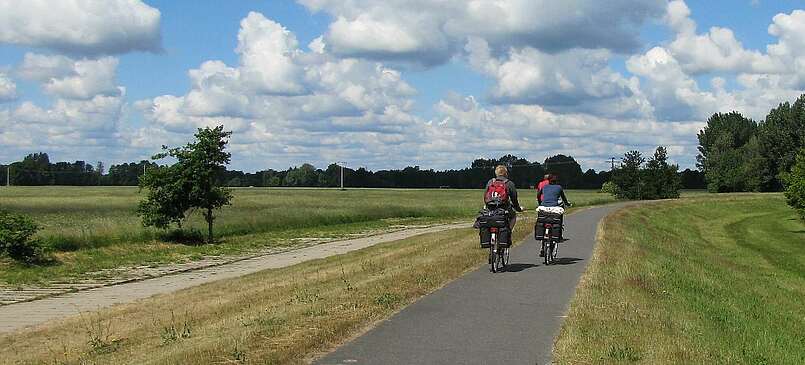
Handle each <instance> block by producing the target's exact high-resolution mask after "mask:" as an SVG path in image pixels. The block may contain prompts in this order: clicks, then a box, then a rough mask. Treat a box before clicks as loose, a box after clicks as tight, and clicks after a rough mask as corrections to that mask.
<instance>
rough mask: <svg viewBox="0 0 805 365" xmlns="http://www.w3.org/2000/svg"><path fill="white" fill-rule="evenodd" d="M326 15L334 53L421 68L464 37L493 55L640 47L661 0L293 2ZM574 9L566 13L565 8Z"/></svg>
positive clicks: (461, 42) (453, 49)
mask: <svg viewBox="0 0 805 365" xmlns="http://www.w3.org/2000/svg"><path fill="white" fill-rule="evenodd" d="M298 2H299V3H301V4H303V5H305V6H306V7H308V8H309V9H311V10H312V11H325V12H327V13H329V14H330V15H332V16H333V18H334V19H335V21H334V22H333V23H331V24H330V27H329V30H328V32H327V34H326V37H325V40H326V43H327V44H328V45H329V46H331V47H332V52H334V53H335V54H339V55H346V56H358V57H367V58H374V59H380V60H391V61H401V60H402V61H408V62H412V63H418V64H423V65H433V64H439V63H443V62H446V61H447V60H448V59H450V57H452V56H453V55H454V54H455V53H456V52H460V50H461V49H462V47H463V45H464V43H465V42H466V40H467V38H468V37H471V36H475V37H480V38H483V39H485V40H486V41H487V42H488V43H489V45H490V46H491V48H492V49H493V50H494V51H495V52H500V51H505V50H506V49H508V48H509V47H512V46H514V47H532V48H535V49H538V50H541V51H549V52H557V51H561V50H567V49H572V48H586V49H599V48H602V49H609V50H613V51H616V52H628V51H631V50H634V49H637V48H638V47H639V45H640V43H639V40H638V38H637V29H638V28H639V26H640V25H642V24H643V23H644V22H645V21H646V20H647V19H651V18H655V17H659V16H661V15H662V13H663V8H664V4H665V2H664V1H662V0H648V1H646V0H643V1H638V0H613V1H607V2H605V3H603V2H600V1H592V0H573V1H565V2H555V1H549V0H538V1H536V0H471V1H465V0H447V1H428V0H415V1H412V0H387V1H376V0H354V1H347V2H345V1H338V0H298ZM570 9H572V10H570Z"/></svg>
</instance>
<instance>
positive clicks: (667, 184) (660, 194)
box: [640, 146, 681, 199]
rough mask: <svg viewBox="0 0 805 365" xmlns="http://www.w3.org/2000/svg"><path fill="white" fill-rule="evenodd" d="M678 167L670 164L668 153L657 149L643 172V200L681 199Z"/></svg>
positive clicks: (662, 148)
mask: <svg viewBox="0 0 805 365" xmlns="http://www.w3.org/2000/svg"><path fill="white" fill-rule="evenodd" d="M678 170H679V167H678V166H677V165H669V164H668V151H667V150H666V149H665V147H663V146H659V147H657V150H656V151H655V152H654V156H653V157H652V158H651V159H650V160H649V161H648V162H647V163H646V168H645V170H644V171H643V172H642V175H643V178H642V182H643V187H642V190H641V192H640V194H642V196H641V199H669V198H678V197H679V187H680V185H681V180H680V178H679V174H678V173H677V171H678Z"/></svg>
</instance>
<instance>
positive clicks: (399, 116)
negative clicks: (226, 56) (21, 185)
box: [135, 13, 420, 162]
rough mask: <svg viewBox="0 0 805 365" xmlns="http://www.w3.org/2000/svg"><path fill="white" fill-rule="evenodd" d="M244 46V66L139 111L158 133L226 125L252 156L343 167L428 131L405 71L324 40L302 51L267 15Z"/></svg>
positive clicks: (248, 26)
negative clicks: (420, 126) (331, 48)
mask: <svg viewBox="0 0 805 365" xmlns="http://www.w3.org/2000/svg"><path fill="white" fill-rule="evenodd" d="M238 41H239V43H238V47H237V49H236V52H237V54H238V56H239V62H238V65H237V66H229V65H226V64H225V63H224V62H221V61H206V62H204V63H202V64H201V65H200V66H199V67H198V68H196V69H192V70H190V71H189V72H188V76H189V78H190V81H191V87H190V90H188V92H187V93H186V94H184V95H162V96H158V97H155V98H152V99H147V100H141V101H138V102H136V103H135V107H136V108H137V109H138V110H140V111H141V112H142V113H143V114H144V116H145V119H146V120H147V121H148V122H149V124H150V126H152V127H156V128H163V130H166V131H168V132H171V133H176V134H185V135H186V134H189V133H191V132H192V131H193V130H194V129H195V128H198V127H203V126H209V125H215V124H221V123H223V124H224V125H225V126H226V127H227V128H229V129H232V130H235V131H236V132H237V133H236V137H233V140H232V148H233V151H234V150H238V151H244V152H246V155H244V156H261V157H260V158H261V159H264V158H265V157H266V156H273V157H272V159H282V160H292V159H294V158H302V156H308V157H310V158H313V159H312V160H309V161H313V162H315V161H321V159H322V158H323V156H335V155H338V156H340V157H341V158H342V159H343V158H344V157H346V156H345V154H346V152H344V151H352V152H351V155H352V156H358V155H361V156H363V157H362V158H365V159H371V158H378V159H379V158H380V157H378V156H381V155H382V156H387V153H388V151H389V150H388V148H392V146H393V145H394V144H395V143H398V142H399V141H400V140H402V139H405V140H408V139H407V138H403V137H402V136H404V135H407V134H409V133H410V132H409V129H411V128H412V126H413V125H415V124H416V123H418V122H420V120H419V119H418V118H416V117H414V116H412V115H411V110H412V108H413V100H412V99H411V97H412V96H413V95H414V94H415V93H416V90H414V88H412V87H411V86H410V85H408V83H406V82H405V81H404V80H403V78H402V75H401V74H400V72H399V71H396V70H394V69H392V68H389V67H387V66H384V65H382V64H380V63H376V62H372V61H367V60H362V59H355V58H340V57H336V56H334V55H332V54H331V53H329V52H328V51H327V48H328V45H326V44H325V43H324V41H323V40H322V39H319V40H316V41H314V42H313V43H312V44H311V46H309V47H308V48H309V49H310V51H304V50H302V49H301V48H300V47H299V44H298V41H297V40H296V37H295V36H294V34H293V33H291V32H289V31H288V30H287V29H285V28H284V27H282V25H280V24H279V23H277V22H275V21H273V20H270V19H268V18H266V17H264V16H263V15H262V14H259V13H250V14H249V15H248V16H247V17H246V18H244V20H243V21H242V22H241V29H240V31H239V33H238ZM395 141H398V142H395ZM279 146H284V147H282V148H280V147H279ZM383 146H385V147H386V148H384V147H383ZM325 151H328V152H327V153H325ZM338 151H340V152H338ZM384 158H385V157H384Z"/></svg>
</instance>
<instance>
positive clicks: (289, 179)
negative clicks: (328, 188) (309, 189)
mask: <svg viewBox="0 0 805 365" xmlns="http://www.w3.org/2000/svg"><path fill="white" fill-rule="evenodd" d="M318 180H319V179H318V175H316V168H315V167H313V165H311V164H309V163H306V164H302V166H299V167H295V168H293V169H291V170H289V171H288V174H287V175H286V176H285V184H286V185H287V186H316V183H317V182H318Z"/></svg>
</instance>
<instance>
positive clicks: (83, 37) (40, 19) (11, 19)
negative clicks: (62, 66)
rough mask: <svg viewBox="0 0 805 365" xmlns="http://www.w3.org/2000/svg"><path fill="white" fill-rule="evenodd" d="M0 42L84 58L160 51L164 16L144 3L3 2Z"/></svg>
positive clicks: (117, 0)
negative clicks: (83, 56)
mask: <svg viewBox="0 0 805 365" xmlns="http://www.w3.org/2000/svg"><path fill="white" fill-rule="evenodd" d="M0 43H9V44H17V45H24V46H32V47H41V48H47V49H51V50H55V51H58V52H65V53H69V54H81V55H100V54H121V53H127V52H131V51H150V52H155V51H159V50H160V49H161V36H160V12H159V10H157V9H155V8H152V7H150V6H148V5H147V4H145V3H143V2H141V1H139V0H69V1H48V0H27V1H14V0H0Z"/></svg>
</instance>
